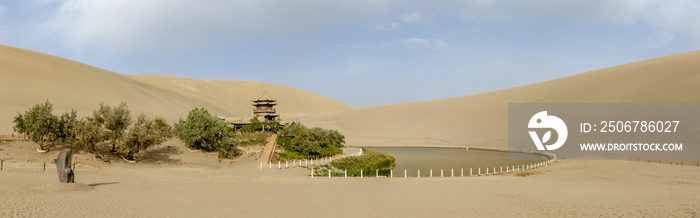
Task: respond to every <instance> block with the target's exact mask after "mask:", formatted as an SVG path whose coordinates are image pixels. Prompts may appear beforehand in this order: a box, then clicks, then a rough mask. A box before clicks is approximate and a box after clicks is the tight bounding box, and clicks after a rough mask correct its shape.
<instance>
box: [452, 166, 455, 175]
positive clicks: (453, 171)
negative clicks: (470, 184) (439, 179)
mask: <svg viewBox="0 0 700 218" xmlns="http://www.w3.org/2000/svg"><path fill="white" fill-rule="evenodd" d="M452 177H455V168H452Z"/></svg>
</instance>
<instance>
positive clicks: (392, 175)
mask: <svg viewBox="0 0 700 218" xmlns="http://www.w3.org/2000/svg"><path fill="white" fill-rule="evenodd" d="M389 171H390V172H391V177H389V178H394V169H391V170H389Z"/></svg>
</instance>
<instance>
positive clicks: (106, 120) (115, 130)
mask: <svg viewBox="0 0 700 218" xmlns="http://www.w3.org/2000/svg"><path fill="white" fill-rule="evenodd" d="M92 115H93V117H95V120H96V121H97V122H99V123H101V124H102V125H103V126H104V127H105V128H106V129H107V130H109V131H107V133H106V139H108V140H110V141H112V150H111V151H112V152H114V151H116V146H117V144H119V139H121V138H122V137H121V136H122V134H124V130H126V128H127V127H129V125H130V124H131V111H130V110H129V107H128V106H126V103H125V102H121V103H120V104H119V106H117V107H114V108H111V107H110V106H109V105H105V104H104V102H103V103H100V108H99V109H97V110H96V111H94V112H93V113H92Z"/></svg>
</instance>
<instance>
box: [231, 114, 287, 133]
mask: <svg viewBox="0 0 700 218" xmlns="http://www.w3.org/2000/svg"><path fill="white" fill-rule="evenodd" d="M280 129H282V125H280V123H279V122H277V121H269V120H266V121H263V122H260V120H258V115H255V116H254V117H253V118H251V119H250V123H249V124H246V125H245V126H243V127H241V131H242V132H260V131H265V132H277V131H279V130H280Z"/></svg>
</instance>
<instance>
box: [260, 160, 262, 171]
mask: <svg viewBox="0 0 700 218" xmlns="http://www.w3.org/2000/svg"><path fill="white" fill-rule="evenodd" d="M260 169H261V170H262V161H260Z"/></svg>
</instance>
